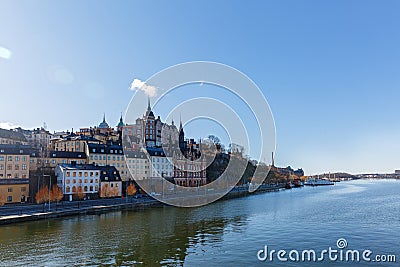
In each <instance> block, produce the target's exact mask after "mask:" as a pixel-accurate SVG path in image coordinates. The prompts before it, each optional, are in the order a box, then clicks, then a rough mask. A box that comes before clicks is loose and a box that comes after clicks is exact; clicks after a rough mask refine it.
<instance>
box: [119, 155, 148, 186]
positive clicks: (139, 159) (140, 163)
mask: <svg viewBox="0 0 400 267" xmlns="http://www.w3.org/2000/svg"><path fill="white" fill-rule="evenodd" d="M125 158H126V164H127V167H128V169H129V171H130V174H131V177H132V178H133V179H135V180H146V179H148V178H149V177H150V163H149V160H148V158H147V155H146V154H145V153H143V152H141V151H128V152H126V153H125Z"/></svg>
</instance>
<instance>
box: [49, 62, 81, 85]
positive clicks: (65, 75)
mask: <svg viewBox="0 0 400 267" xmlns="http://www.w3.org/2000/svg"><path fill="white" fill-rule="evenodd" d="M47 75H48V77H49V79H50V80H51V81H53V82H55V83H58V84H63V85H67V84H71V83H72V82H73V81H74V80H75V78H74V75H73V74H72V73H71V72H70V71H69V70H68V69H67V68H65V67H63V66H52V67H50V68H49V69H48V71H47Z"/></svg>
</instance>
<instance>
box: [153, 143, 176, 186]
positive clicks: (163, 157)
mask: <svg viewBox="0 0 400 267" xmlns="http://www.w3.org/2000/svg"><path fill="white" fill-rule="evenodd" d="M147 153H148V156H149V160H150V173H149V174H150V178H152V179H153V178H161V177H164V178H172V177H173V174H174V166H173V160H172V155H170V154H168V153H167V152H165V151H164V150H163V149H162V148H151V147H148V148H147Z"/></svg>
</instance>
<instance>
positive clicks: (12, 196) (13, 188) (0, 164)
mask: <svg viewBox="0 0 400 267" xmlns="http://www.w3.org/2000/svg"><path fill="white" fill-rule="evenodd" d="M30 152H31V148H30V147H29V146H26V145H0V197H1V198H2V201H5V202H6V203H18V202H26V201H28V198H29V162H30Z"/></svg>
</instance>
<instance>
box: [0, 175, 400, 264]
mask: <svg viewBox="0 0 400 267" xmlns="http://www.w3.org/2000/svg"><path fill="white" fill-rule="evenodd" d="M340 238H344V239H345V240H346V242H347V247H346V248H341V250H342V251H344V253H346V250H349V249H351V250H358V251H359V252H360V253H362V252H363V251H365V250H371V251H372V255H371V256H369V257H368V258H369V259H370V260H371V261H370V262H366V261H363V260H362V259H361V260H360V261H356V260H354V261H347V262H346V261H345V259H342V260H338V259H337V260H334V259H333V260H331V259H329V258H328V256H327V255H325V257H324V259H323V260H319V259H316V261H312V260H313V259H312V258H311V260H308V261H307V258H305V259H304V260H303V261H302V258H301V255H302V254H301V253H302V251H303V250H315V251H316V254H317V256H319V255H320V254H319V253H320V252H321V251H322V250H324V249H328V248H329V247H332V249H336V250H338V253H339V250H340V249H339V248H338V246H337V240H338V239H340ZM265 246H267V248H268V251H267V254H269V253H270V251H271V250H272V249H273V250H276V251H278V250H285V251H286V252H287V253H286V255H285V257H286V258H287V259H288V261H286V262H284V261H281V260H279V259H278V258H277V255H276V254H275V255H273V259H272V261H271V259H270V258H267V259H266V260H265V261H260V260H259V259H258V257H257V254H259V256H260V258H261V259H262V257H263V256H264V253H263V252H260V253H258V252H259V250H263V249H264V248H265ZM292 250H296V251H298V253H299V255H300V256H299V259H298V260H297V258H296V257H295V256H296V254H291V256H293V257H294V259H292V260H291V259H289V256H288V255H289V253H290V251H292ZM293 253H294V252H293ZM338 255H339V254H338ZM360 255H361V254H360ZM376 255H379V256H380V258H381V259H382V255H383V257H386V256H388V255H389V256H390V255H395V256H396V261H397V262H395V263H393V262H385V263H383V262H376V261H372V260H374V259H375V256H376ZM389 256H388V257H389ZM285 257H283V258H285ZM360 257H361V256H360ZM388 257H387V258H388ZM390 257H391V256H390ZM0 260H1V261H0V265H1V266H26V265H29V266H73V265H78V266H83V265H87V266H92V265H101V266H136V265H137V266H268V265H269V266H399V262H400V181H395V180H382V181H373V180H358V181H350V182H341V183H337V184H336V185H335V186H326V187H315V188H310V187H304V188H295V189H292V190H285V191H280V192H273V193H263V194H257V195H252V196H249V197H243V198H238V199H231V200H225V201H219V202H216V203H213V204H211V205H208V206H204V207H200V208H174V207H163V208H151V209H147V210H142V211H129V212H126V211H122V212H113V213H107V214H102V215H88V216H81V217H73V218H62V219H53V220H48V221H37V222H27V223H20V224H16V225H7V226H1V227H0ZM293 260H295V261H296V260H297V262H293ZM350 260H351V259H350Z"/></svg>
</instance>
